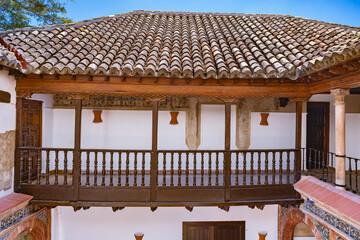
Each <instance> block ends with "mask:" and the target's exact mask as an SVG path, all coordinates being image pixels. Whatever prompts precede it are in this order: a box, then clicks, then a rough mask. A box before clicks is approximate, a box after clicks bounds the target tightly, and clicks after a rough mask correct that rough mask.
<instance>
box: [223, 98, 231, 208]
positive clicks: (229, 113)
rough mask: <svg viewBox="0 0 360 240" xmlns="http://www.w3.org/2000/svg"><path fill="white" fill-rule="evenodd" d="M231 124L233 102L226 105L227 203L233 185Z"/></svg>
mask: <svg viewBox="0 0 360 240" xmlns="http://www.w3.org/2000/svg"><path fill="white" fill-rule="evenodd" d="M230 124H231V102H226V103H225V157H224V185H225V196H224V197H225V201H229V200H230V184H231V153H230V135H231V132H230Z"/></svg>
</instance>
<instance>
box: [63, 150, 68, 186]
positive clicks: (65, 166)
mask: <svg viewBox="0 0 360 240" xmlns="http://www.w3.org/2000/svg"><path fill="white" fill-rule="evenodd" d="M67 155H68V151H67V150H65V151H64V185H67V184H68V182H67V175H68V168H67V165H68V156H67Z"/></svg>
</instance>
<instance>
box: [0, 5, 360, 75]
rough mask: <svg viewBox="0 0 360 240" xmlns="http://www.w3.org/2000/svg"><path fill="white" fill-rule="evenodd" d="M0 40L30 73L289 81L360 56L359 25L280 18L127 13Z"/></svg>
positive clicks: (25, 30) (12, 33) (17, 31)
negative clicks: (12, 48)
mask: <svg viewBox="0 0 360 240" xmlns="http://www.w3.org/2000/svg"><path fill="white" fill-rule="evenodd" d="M0 36H1V37H3V38H4V40H5V41H6V42H8V43H9V44H11V46H14V47H16V48H17V49H18V51H19V53H20V54H22V56H23V57H24V58H25V60H26V61H27V62H28V65H29V68H28V69H27V71H24V73H37V74H40V73H50V74H94V75H96V74H111V75H137V76H166V77H184V78H194V77H201V78H210V77H213V78H258V77H261V78H270V77H271V78H281V77H288V78H290V79H296V78H298V77H299V76H303V75H306V74H307V73H309V72H312V71H316V70H319V69H322V68H325V67H329V66H331V65H334V64H336V63H338V62H342V61H346V60H349V59H352V58H355V57H359V56H360V28H356V27H349V26H343V25H338V24H332V23H325V22H320V21H315V20H309V19H303V18H299V17H292V16H281V15H251V14H222V13H187V12H151V11H134V12H130V13H125V14H119V15H114V16H108V17H102V18H98V19H92V20H88V21H82V22H76V23H71V24H65V25H54V26H45V27H41V28H23V29H15V30H11V31H2V32H0ZM0 51H1V50H0ZM3 55H4V54H3Z"/></svg>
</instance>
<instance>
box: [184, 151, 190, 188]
mask: <svg viewBox="0 0 360 240" xmlns="http://www.w3.org/2000/svg"><path fill="white" fill-rule="evenodd" d="M185 165H186V166H185V175H186V182H185V185H186V186H189V152H186V164H185Z"/></svg>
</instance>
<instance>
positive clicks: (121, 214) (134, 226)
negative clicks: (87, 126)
mask: <svg viewBox="0 0 360 240" xmlns="http://www.w3.org/2000/svg"><path fill="white" fill-rule="evenodd" d="M58 208H59V210H58V219H57V220H56V219H54V220H55V221H57V224H58V232H57V234H56V235H55V234H54V235H53V239H54V240H70V239H79V240H80V239H87V240H92V239H94V240H95V239H121V240H130V239H135V238H134V233H136V232H143V233H144V234H145V235H144V240H152V239H153V240H168V239H171V240H181V239H182V222H183V221H246V222H245V227H246V239H247V240H254V239H258V232H259V231H267V232H268V235H267V239H277V218H278V207H277V205H268V206H266V207H265V208H264V210H258V209H250V208H248V207H247V206H237V207H231V208H230V211H229V212H225V211H223V210H221V209H219V208H217V207H195V208H194V209H193V211H192V212H189V211H188V210H186V209H185V208H183V207H159V208H158V209H157V210H156V211H155V212H151V210H150V208H145V207H131V208H130V207H129V208H125V209H124V210H121V211H117V212H115V213H114V212H113V211H112V209H111V208H100V207H99V208H90V209H89V210H85V211H84V210H80V211H78V212H76V213H75V212H74V211H73V209H72V208H71V207H58ZM54 216H55V215H54ZM53 233H54V232H53Z"/></svg>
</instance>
